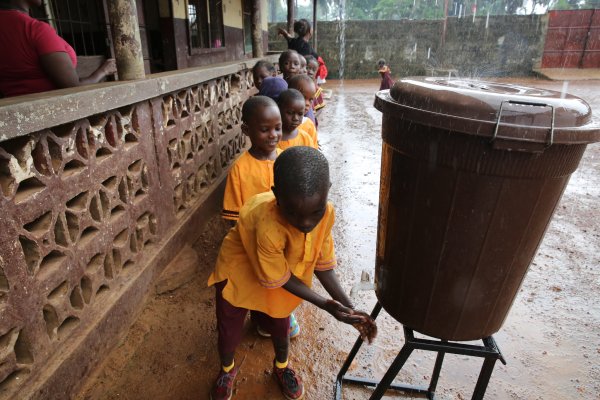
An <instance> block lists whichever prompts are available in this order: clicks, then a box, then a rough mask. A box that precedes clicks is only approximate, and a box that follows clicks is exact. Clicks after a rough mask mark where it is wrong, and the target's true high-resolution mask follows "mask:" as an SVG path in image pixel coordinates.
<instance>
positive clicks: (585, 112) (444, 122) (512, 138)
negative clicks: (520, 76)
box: [375, 77, 600, 150]
mask: <svg viewBox="0 0 600 400" xmlns="http://www.w3.org/2000/svg"><path fill="white" fill-rule="evenodd" d="M375 107H376V108H377V109H378V110H380V111H381V112H383V113H384V114H387V113H389V114H390V115H392V116H393V117H394V118H400V119H405V120H409V121H412V122H415V123H420V124H423V125H427V126H432V127H436V128H441V129H447V130H448V131H452V132H460V133H466V134H471V135H476V136H483V137H489V138H490V140H494V141H509V142H521V143H532V144H535V143H538V144H542V145H544V146H548V145H551V144H554V143H561V144H583V143H593V142H597V141H600V121H599V120H598V119H595V118H593V117H592V110H591V108H590V106H589V104H588V103H586V102H585V101H584V100H583V99H581V98H579V97H576V96H572V95H570V94H566V93H565V94H563V93H560V92H557V91H553V90H546V89H537V88H532V87H525V86H520V85H515V84H510V83H498V82H486V81H480V80H476V79H460V78H436V77H410V78H405V79H401V80H399V81H397V82H396V83H395V84H394V86H393V87H392V89H390V90H389V91H388V90H382V91H379V92H378V93H377V95H376V98H375ZM517 150H518V149H517Z"/></svg>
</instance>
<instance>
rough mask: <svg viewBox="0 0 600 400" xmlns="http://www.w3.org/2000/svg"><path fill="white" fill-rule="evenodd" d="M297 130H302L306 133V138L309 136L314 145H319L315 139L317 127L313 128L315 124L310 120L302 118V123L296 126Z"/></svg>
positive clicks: (316, 138)
mask: <svg viewBox="0 0 600 400" xmlns="http://www.w3.org/2000/svg"><path fill="white" fill-rule="evenodd" d="M298 129H300V130H303V131H304V132H306V133H308V136H310V138H311V139H312V140H313V142H315V143H317V144H318V143H319V141H318V137H317V127H316V126H315V123H314V122H312V120H311V119H310V118H308V117H304V118H303V119H302V123H301V124H300V125H299V126H298Z"/></svg>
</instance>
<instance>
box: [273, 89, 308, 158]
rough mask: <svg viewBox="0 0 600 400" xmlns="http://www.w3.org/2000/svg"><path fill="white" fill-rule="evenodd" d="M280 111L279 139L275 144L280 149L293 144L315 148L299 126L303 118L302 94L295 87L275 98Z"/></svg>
mask: <svg viewBox="0 0 600 400" xmlns="http://www.w3.org/2000/svg"><path fill="white" fill-rule="evenodd" d="M277 105H278V106H279V112H280V113H281V130H282V131H283V134H282V135H281V140H280V141H279V144H278V145H277V146H278V147H279V148H280V149H281V150H285V149H287V148H289V147H293V146H309V147H313V148H315V149H316V148H317V144H316V143H315V142H314V141H313V139H312V138H311V137H310V136H309V134H308V133H307V132H306V131H305V130H304V129H302V128H301V127H300V125H301V123H302V119H303V118H304V96H302V93H300V92H299V91H298V90H296V89H288V90H286V91H283V92H281V94H280V95H279V100H277Z"/></svg>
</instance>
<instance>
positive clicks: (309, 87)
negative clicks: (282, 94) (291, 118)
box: [288, 75, 318, 144]
mask: <svg viewBox="0 0 600 400" xmlns="http://www.w3.org/2000/svg"><path fill="white" fill-rule="evenodd" d="M288 87H289V88H290V89H296V90H298V91H299V92H300V93H302V96H303V97H304V116H305V118H304V119H303V120H302V124H301V129H302V130H304V131H306V132H307V133H308V134H309V136H310V137H311V138H312V140H313V141H314V142H315V143H317V144H318V137H317V124H316V121H317V119H316V118H315V113H314V111H313V109H312V103H313V100H314V98H315V92H316V91H317V85H316V84H315V82H314V81H313V80H312V79H310V77H309V76H308V75H297V76H294V77H293V78H292V79H290V80H289V82H288Z"/></svg>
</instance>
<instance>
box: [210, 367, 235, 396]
mask: <svg viewBox="0 0 600 400" xmlns="http://www.w3.org/2000/svg"><path fill="white" fill-rule="evenodd" d="M237 373H238V369H237V367H235V368H233V369H232V370H231V371H229V372H225V371H223V369H222V368H221V371H220V372H219V376H217V380H216V381H215V384H214V386H213V388H212V390H211V391H210V400H230V399H231V396H232V395H233V381H234V380H235V377H236V375H237Z"/></svg>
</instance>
